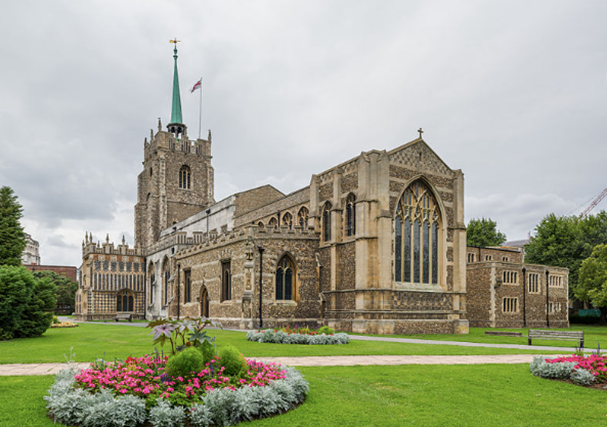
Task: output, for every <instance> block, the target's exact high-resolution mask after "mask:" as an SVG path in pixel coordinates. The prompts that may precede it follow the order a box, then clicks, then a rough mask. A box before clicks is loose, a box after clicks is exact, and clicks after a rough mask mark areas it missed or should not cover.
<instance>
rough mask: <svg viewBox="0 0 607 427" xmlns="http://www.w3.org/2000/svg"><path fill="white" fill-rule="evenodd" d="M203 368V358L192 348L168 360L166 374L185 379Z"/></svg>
mask: <svg viewBox="0 0 607 427" xmlns="http://www.w3.org/2000/svg"><path fill="white" fill-rule="evenodd" d="M203 368H204V356H203V355H202V354H201V353H200V352H199V351H198V349H196V348H194V347H188V348H186V349H185V350H183V351H181V352H179V353H177V354H176V355H174V356H171V357H170V358H169V361H168V362H167V365H166V373H167V375H170V376H172V377H187V376H189V375H190V373H191V372H200V371H202V370H203Z"/></svg>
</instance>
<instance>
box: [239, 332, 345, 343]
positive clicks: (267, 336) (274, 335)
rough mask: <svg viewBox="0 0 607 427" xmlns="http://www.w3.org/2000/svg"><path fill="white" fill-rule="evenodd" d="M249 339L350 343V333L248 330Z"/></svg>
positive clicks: (285, 341) (269, 341)
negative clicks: (326, 333) (329, 333)
mask: <svg viewBox="0 0 607 427" xmlns="http://www.w3.org/2000/svg"><path fill="white" fill-rule="evenodd" d="M247 339H248V340H249V341H258V342H267V343H274V344H311V345H314V344H348V343H349V342H350V337H349V336H348V334H344V333H339V334H334V335H325V334H320V335H317V334H299V333H287V332H284V331H281V330H276V329H266V330H263V331H258V332H247Z"/></svg>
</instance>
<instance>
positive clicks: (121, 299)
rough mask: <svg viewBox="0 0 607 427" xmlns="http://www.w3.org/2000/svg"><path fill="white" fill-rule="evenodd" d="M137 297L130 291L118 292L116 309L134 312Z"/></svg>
mask: <svg viewBox="0 0 607 427" xmlns="http://www.w3.org/2000/svg"><path fill="white" fill-rule="evenodd" d="M134 302H135V298H134V296H133V293H132V292H130V291H127V290H126V289H125V290H122V291H120V292H118V294H116V311H129V312H132V311H134V310H133V306H134Z"/></svg>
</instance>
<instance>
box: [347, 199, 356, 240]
mask: <svg viewBox="0 0 607 427" xmlns="http://www.w3.org/2000/svg"><path fill="white" fill-rule="evenodd" d="M355 201H356V197H355V196H354V194H350V195H349V196H348V198H347V199H346V236H354V235H355V234H356V209H355V207H354V202H355Z"/></svg>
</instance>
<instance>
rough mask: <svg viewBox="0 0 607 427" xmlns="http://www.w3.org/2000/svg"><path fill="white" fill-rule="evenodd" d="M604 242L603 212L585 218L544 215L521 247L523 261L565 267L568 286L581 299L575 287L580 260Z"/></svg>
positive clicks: (606, 224)
mask: <svg viewBox="0 0 607 427" xmlns="http://www.w3.org/2000/svg"><path fill="white" fill-rule="evenodd" d="M600 244H607V213H606V212H605V211H602V212H599V213H598V214H596V215H590V216H588V217H586V218H579V217H577V216H556V215H555V214H553V213H552V214H549V215H547V216H546V217H545V218H544V219H542V221H541V222H540V223H539V224H538V225H537V227H535V236H534V237H532V238H531V240H530V242H529V244H528V245H527V246H526V247H525V262H528V263H532V264H544V265H551V266H554V267H566V268H568V269H569V290H570V293H572V294H573V295H574V296H576V297H577V298H579V299H581V300H587V299H586V297H585V296H584V297H580V296H578V295H586V294H585V293H584V292H578V291H577V290H576V288H577V286H578V284H579V280H578V278H579V270H580V266H581V265H582V262H583V261H584V260H585V259H586V258H588V257H590V256H591V255H592V251H593V249H594V248H595V247H596V246H597V245H600Z"/></svg>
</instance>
